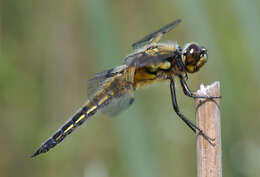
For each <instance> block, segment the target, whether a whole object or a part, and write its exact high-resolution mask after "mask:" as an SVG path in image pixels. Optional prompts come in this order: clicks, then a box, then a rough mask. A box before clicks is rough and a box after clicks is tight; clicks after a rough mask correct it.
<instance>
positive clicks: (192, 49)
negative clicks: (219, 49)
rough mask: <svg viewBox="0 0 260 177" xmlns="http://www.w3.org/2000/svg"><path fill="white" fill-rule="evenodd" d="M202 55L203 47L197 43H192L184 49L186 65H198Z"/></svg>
mask: <svg viewBox="0 0 260 177" xmlns="http://www.w3.org/2000/svg"><path fill="white" fill-rule="evenodd" d="M200 55H201V49H200V47H199V46H198V45H197V44H190V45H189V46H187V48H186V50H185V51H184V57H185V61H184V63H185V65H196V63H197V62H198V61H199V59H200Z"/></svg>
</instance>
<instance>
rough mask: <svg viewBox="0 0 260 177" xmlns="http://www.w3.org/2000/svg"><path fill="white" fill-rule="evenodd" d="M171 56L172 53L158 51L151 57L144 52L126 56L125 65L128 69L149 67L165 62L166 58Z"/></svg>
mask: <svg viewBox="0 0 260 177" xmlns="http://www.w3.org/2000/svg"><path fill="white" fill-rule="evenodd" d="M173 55H174V53H173V52H161V51H158V52H157V53H154V54H153V55H151V54H149V53H147V52H145V51H141V52H137V53H134V54H132V55H129V56H127V57H126V59H125V64H126V65H127V66H128V67H136V68H139V67H144V66H149V65H157V64H159V63H161V62H163V61H165V60H166V59H167V58H169V57H172V56H173Z"/></svg>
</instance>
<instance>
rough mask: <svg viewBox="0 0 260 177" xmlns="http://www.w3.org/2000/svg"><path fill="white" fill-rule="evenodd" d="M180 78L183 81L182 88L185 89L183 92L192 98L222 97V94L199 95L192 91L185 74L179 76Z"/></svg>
mask: <svg viewBox="0 0 260 177" xmlns="http://www.w3.org/2000/svg"><path fill="white" fill-rule="evenodd" d="M179 78H180V82H181V86H182V89H183V92H184V94H185V95H187V96H189V97H192V98H205V99H214V98H221V96H216V97H214V96H198V95H196V94H194V93H192V92H191V91H190V89H189V87H188V85H187V82H186V80H185V77H183V76H179Z"/></svg>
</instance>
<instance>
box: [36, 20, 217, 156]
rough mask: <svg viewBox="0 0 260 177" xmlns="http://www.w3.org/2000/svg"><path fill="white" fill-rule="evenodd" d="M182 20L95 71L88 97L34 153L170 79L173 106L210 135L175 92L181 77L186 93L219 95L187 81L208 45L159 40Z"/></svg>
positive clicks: (114, 112) (201, 62) (203, 58)
mask: <svg viewBox="0 0 260 177" xmlns="http://www.w3.org/2000/svg"><path fill="white" fill-rule="evenodd" d="M179 23H181V19H177V20H175V21H173V22H171V23H169V24H167V25H166V26H164V27H162V28H160V29H159V30H157V31H155V32H153V33H151V34H149V35H147V36H145V37H144V38H142V39H141V40H139V41H137V42H135V43H134V44H132V48H133V52H132V53H131V54H129V55H128V56H126V57H125V60H124V63H123V65H120V66H117V67H115V68H112V69H109V70H107V71H104V72H102V73H98V74H96V75H95V76H94V77H93V78H92V79H90V80H89V81H88V101H87V102H86V104H84V105H83V106H82V107H81V108H80V109H79V111H77V112H76V113H75V114H74V115H73V116H72V118H70V119H69V120H68V121H67V122H66V123H65V124H64V125H63V126H62V127H61V128H60V129H58V131H56V132H55V133H54V134H53V135H52V136H51V137H50V138H49V139H47V140H46V141H45V142H44V143H43V144H42V145H41V146H40V147H39V149H38V150H37V151H36V152H35V153H34V154H33V155H32V156H31V157H35V156H37V155H39V154H41V153H45V152H48V151H49V150H50V149H52V148H54V147H55V146H56V145H57V144H59V143H60V142H62V141H63V140H64V138H65V137H67V136H68V135H69V134H71V133H72V132H73V131H74V130H75V129H76V128H78V127H79V126H80V125H82V124H83V123H84V122H85V121H86V120H87V119H88V118H90V117H92V116H93V115H95V114H96V113H97V112H104V113H105V114H107V115H109V116H112V117H113V116H116V115H118V114H119V113H120V112H122V111H124V110H126V109H127V108H128V107H129V106H130V105H132V104H133V102H134V100H135V91H136V90H137V89H139V88H141V87H144V86H147V85H151V84H153V83H155V82H158V81H167V80H168V81H169V82H170V90H171V101H172V105H173V109H174V111H175V112H176V114H177V115H178V117H179V118H180V119H181V120H183V121H184V123H185V124H187V126H189V127H190V128H191V130H192V131H193V132H195V133H196V134H200V135H202V136H203V137H204V138H205V139H206V140H207V141H209V142H212V141H213V140H214V139H213V138H210V137H208V136H207V135H206V134H205V133H204V132H203V130H201V129H200V128H199V127H197V126H196V125H195V124H194V123H192V122H191V121H190V120H189V119H188V118H186V117H185V116H184V114H182V113H181V111H180V109H179V106H178V103H177V99H176V93H175V80H176V79H178V80H179V81H180V84H181V86H182V89H183V92H184V94H185V95H187V96H189V97H192V98H204V99H214V98H220V96H219V97H210V96H198V95H196V94H194V93H193V92H192V91H191V90H190V89H189V87H188V85H187V82H186V81H187V80H188V74H193V73H196V72H198V71H199V70H200V68H201V67H202V66H204V64H205V63H206V62H207V59H208V53H207V50H206V48H205V47H202V46H200V45H199V44H198V43H195V42H190V43H187V44H185V45H184V47H183V48H181V47H180V46H179V45H178V44H177V42H173V41H167V42H159V41H160V40H161V38H162V37H163V36H164V35H165V34H166V33H168V32H169V31H171V30H172V29H173V28H174V27H176V26H177V25H178V24H179Z"/></svg>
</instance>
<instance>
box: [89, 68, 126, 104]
mask: <svg viewBox="0 0 260 177" xmlns="http://www.w3.org/2000/svg"><path fill="white" fill-rule="evenodd" d="M126 68H127V66H126V65H121V66H118V67H115V68H112V69H109V70H106V71H104V72H101V73H97V74H95V76H94V78H92V79H90V80H88V98H89V99H90V98H92V97H93V96H94V95H95V93H96V92H97V91H98V90H100V89H101V88H102V87H103V86H104V84H105V83H106V82H107V81H108V80H109V78H111V77H113V76H116V75H118V74H123V73H124V70H125V69H126Z"/></svg>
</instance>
